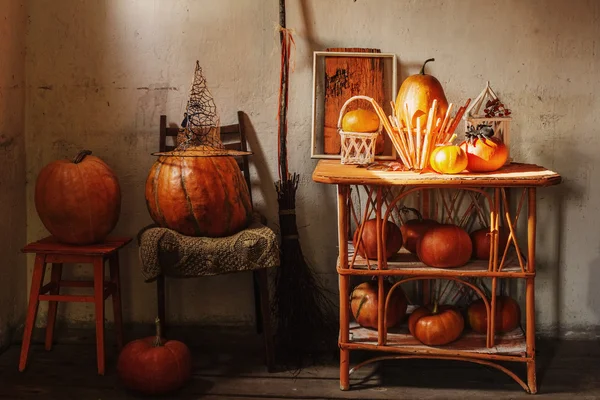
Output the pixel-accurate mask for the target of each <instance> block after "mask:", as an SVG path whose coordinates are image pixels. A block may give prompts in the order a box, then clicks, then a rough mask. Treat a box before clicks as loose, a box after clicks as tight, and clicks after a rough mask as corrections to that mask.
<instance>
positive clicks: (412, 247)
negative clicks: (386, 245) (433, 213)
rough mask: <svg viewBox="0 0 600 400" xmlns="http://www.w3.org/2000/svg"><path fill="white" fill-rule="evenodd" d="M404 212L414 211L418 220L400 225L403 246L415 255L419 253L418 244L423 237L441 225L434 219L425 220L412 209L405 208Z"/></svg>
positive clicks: (411, 220) (417, 211)
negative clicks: (430, 229)
mask: <svg viewBox="0 0 600 400" xmlns="http://www.w3.org/2000/svg"><path fill="white" fill-rule="evenodd" d="M402 211H404V212H408V211H412V212H413V213H415V214H416V216H417V218H415V219H409V220H407V221H405V222H404V223H403V224H402V225H400V232H401V233H402V240H403V243H402V244H403V246H404V248H405V249H406V250H408V251H410V252H411V253H413V254H416V253H417V243H418V241H419V239H420V238H421V236H423V234H424V233H425V232H427V231H428V230H429V228H431V227H433V226H436V225H439V223H438V222H437V221H435V220H433V219H424V218H423V216H422V215H421V213H420V212H419V210H417V209H415V208H410V207H403V208H402Z"/></svg>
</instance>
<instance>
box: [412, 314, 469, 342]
mask: <svg viewBox="0 0 600 400" xmlns="http://www.w3.org/2000/svg"><path fill="white" fill-rule="evenodd" d="M464 327H465V321H464V319H463V317H462V315H461V313H460V311H458V310H457V309H456V308H455V307H453V306H447V305H440V306H438V304H437V303H435V304H434V305H433V306H424V307H419V308H417V309H416V310H415V311H413V313H412V314H411V315H410V316H409V317H408V330H409V332H410V333H411V335H413V336H414V337H415V338H416V339H417V340H418V341H420V342H421V343H423V344H426V345H428V346H443V345H445V344H448V343H451V342H453V341H455V340H456V339H458V338H459V337H460V335H461V334H462V331H463V329H464Z"/></svg>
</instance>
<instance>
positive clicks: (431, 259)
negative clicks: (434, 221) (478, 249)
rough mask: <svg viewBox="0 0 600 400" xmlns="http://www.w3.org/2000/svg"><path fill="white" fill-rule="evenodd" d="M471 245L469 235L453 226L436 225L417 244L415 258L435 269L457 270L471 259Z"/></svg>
mask: <svg viewBox="0 0 600 400" xmlns="http://www.w3.org/2000/svg"><path fill="white" fill-rule="evenodd" d="M472 249H473V245H472V244H471V238H470V237H469V234H468V233H467V232H466V231H465V230H464V229H462V228H460V227H458V226H456V225H453V224H438V225H437V226H433V227H431V228H430V229H428V230H427V231H426V232H425V233H424V234H423V236H421V239H420V240H419V241H418V242H417V256H418V257H419V259H420V260H421V262H423V263H424V264H426V265H428V266H430V267H436V268H457V267H460V266H463V265H464V264H466V263H467V262H468V261H469V259H470V258H471V253H472Z"/></svg>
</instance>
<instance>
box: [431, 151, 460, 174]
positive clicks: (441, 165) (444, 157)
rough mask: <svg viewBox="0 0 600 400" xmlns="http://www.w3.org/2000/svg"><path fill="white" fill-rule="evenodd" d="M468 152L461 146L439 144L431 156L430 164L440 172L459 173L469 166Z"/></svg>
mask: <svg viewBox="0 0 600 400" xmlns="http://www.w3.org/2000/svg"><path fill="white" fill-rule="evenodd" d="M467 162H468V159H467V153H465V151H464V150H463V149H461V148H460V146H455V145H447V146H437V147H436V148H435V149H434V150H433V151H432V152H431V156H430V157H429V165H430V166H431V168H432V169H433V170H434V171H435V172H438V173H440V174H458V173H459V172H462V171H464V169H465V168H467Z"/></svg>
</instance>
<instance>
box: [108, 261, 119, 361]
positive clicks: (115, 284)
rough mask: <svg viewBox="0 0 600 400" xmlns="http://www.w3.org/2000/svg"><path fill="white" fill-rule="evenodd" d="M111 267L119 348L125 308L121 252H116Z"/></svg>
mask: <svg viewBox="0 0 600 400" xmlns="http://www.w3.org/2000/svg"><path fill="white" fill-rule="evenodd" d="M108 263H109V268H110V280H111V283H112V284H113V288H114V292H113V294H112V303H113V316H114V320H115V331H116V332H117V348H118V349H119V351H121V349H122V348H123V310H122V308H121V274H120V271H119V254H118V253H114V254H113V255H112V257H111V258H110V259H109V261H108Z"/></svg>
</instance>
